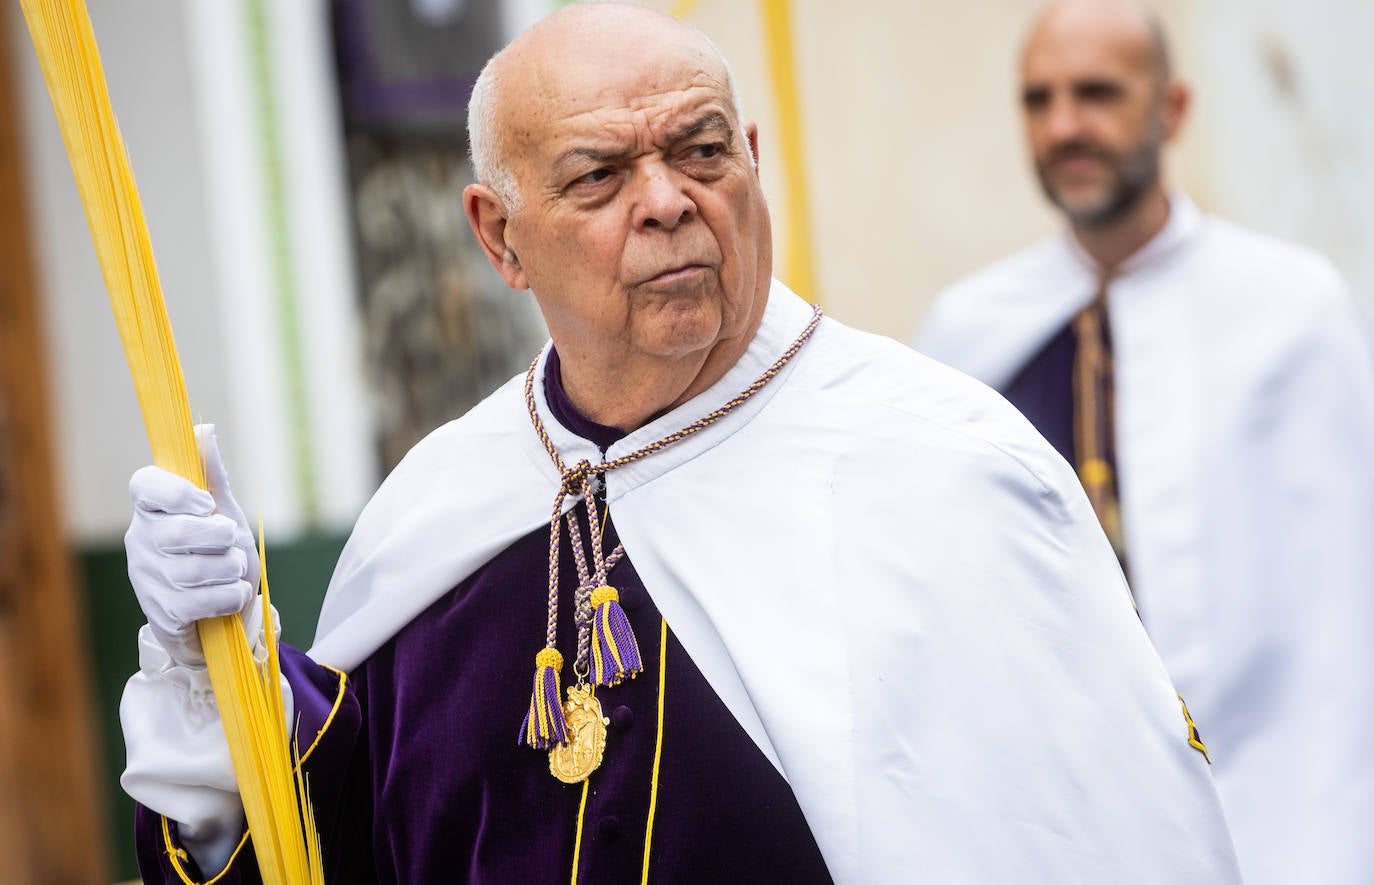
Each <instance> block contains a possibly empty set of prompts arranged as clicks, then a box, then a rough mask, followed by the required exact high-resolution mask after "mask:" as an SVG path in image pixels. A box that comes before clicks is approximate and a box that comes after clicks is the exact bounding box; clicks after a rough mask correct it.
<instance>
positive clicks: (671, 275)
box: [640, 263, 710, 286]
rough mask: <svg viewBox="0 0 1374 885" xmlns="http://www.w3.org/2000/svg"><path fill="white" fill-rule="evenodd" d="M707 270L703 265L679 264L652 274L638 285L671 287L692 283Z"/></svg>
mask: <svg viewBox="0 0 1374 885" xmlns="http://www.w3.org/2000/svg"><path fill="white" fill-rule="evenodd" d="M709 270H710V268H709V267H707V266H706V265H704V264H694V263H689V264H679V265H677V266H675V267H670V268H667V269H666V270H662V271H660V272H658V273H656V274H654V275H653V276H651V277H649V278H648V279H646V280H644V282H643V283H641V284H640V285H644V286H672V285H676V284H679V283H685V282H693V281H695V280H697V279H699V278H700V277H702V276H703V275H705V274H706V273H707V272H708V271H709Z"/></svg>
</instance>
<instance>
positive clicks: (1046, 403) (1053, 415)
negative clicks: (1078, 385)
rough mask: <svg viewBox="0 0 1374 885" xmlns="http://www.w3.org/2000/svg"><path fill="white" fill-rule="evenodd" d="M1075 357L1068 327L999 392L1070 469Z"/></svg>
mask: <svg viewBox="0 0 1374 885" xmlns="http://www.w3.org/2000/svg"><path fill="white" fill-rule="evenodd" d="M1077 355H1078V339H1077V338H1076V337H1075V336H1074V334H1073V325H1072V323H1070V324H1068V325H1066V326H1064V328H1062V329H1060V330H1059V331H1058V332H1056V333H1055V335H1054V337H1053V338H1051V339H1050V340H1049V341H1048V342H1046V344H1045V346H1044V347H1042V348H1041V349H1040V350H1039V352H1037V353H1036V354H1035V356H1033V357H1031V358H1030V359H1029V360H1027V361H1026V364H1025V366H1023V367H1022V368H1021V370H1020V371H1019V372H1017V373H1016V377H1014V378H1012V380H1011V381H1010V382H1009V383H1008V384H1007V385H1006V387H1005V388H1003V389H1002V390H1001V391H1000V392H1001V394H1002V396H1004V397H1006V398H1007V401H1008V402H1010V403H1011V404H1012V405H1013V406H1016V408H1017V410H1018V411H1020V412H1021V414H1022V415H1025V416H1026V418H1027V419H1029V420H1030V423H1031V424H1033V425H1035V429H1036V430H1038V431H1040V435H1041V436H1043V437H1044V438H1045V439H1046V440H1048V441H1049V444H1050V445H1052V446H1054V448H1055V450H1056V451H1058V452H1059V454H1061V455H1063V456H1064V460H1065V461H1068V462H1069V463H1070V464H1074V465H1076V464H1077V463H1078V461H1077V459H1076V458H1075V455H1076V447H1075V445H1074V432H1073V363H1074V359H1075V358H1076V357H1077Z"/></svg>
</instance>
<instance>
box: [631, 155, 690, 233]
mask: <svg viewBox="0 0 1374 885" xmlns="http://www.w3.org/2000/svg"><path fill="white" fill-rule="evenodd" d="M638 197H639V199H638V200H636V205H635V215H636V218H635V226H636V227H648V228H655V227H661V228H665V229H667V230H673V229H674V228H676V227H677V226H678V225H679V224H682V223H683V222H685V221H688V220H689V219H691V218H692V217H693V216H694V215H696V211H697V204H696V203H695V202H694V201H693V200H692V198H691V197H690V196H689V195H688V194H687V192H686V191H685V190H684V189H683V181H682V180H681V177H680V176H679V175H677V174H676V173H674V172H673V171H672V170H671V169H667V168H663V167H655V168H650V169H648V170H645V171H644V173H643V174H642V178H641V179H640V182H639V194H638Z"/></svg>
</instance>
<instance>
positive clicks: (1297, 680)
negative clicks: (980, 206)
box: [917, 196, 1374, 885]
mask: <svg viewBox="0 0 1374 885" xmlns="http://www.w3.org/2000/svg"><path fill="white" fill-rule="evenodd" d="M1171 204H1172V211H1171V215H1170V220H1169V221H1168V223H1167V225H1166V227H1165V228H1164V229H1163V230H1162V231H1161V232H1160V233H1159V234H1158V235H1157V236H1156V237H1155V238H1154V239H1153V240H1151V241H1150V242H1149V243H1148V244H1147V245H1146V246H1144V247H1143V248H1142V249H1141V250H1140V251H1139V252H1137V253H1136V254H1135V255H1134V256H1132V257H1131V258H1130V259H1128V261H1127V262H1126V263H1125V265H1124V266H1123V268H1122V271H1121V273H1120V274H1118V276H1117V277H1116V278H1115V279H1114V280H1113V281H1112V283H1111V284H1110V286H1109V288H1108V309H1109V311H1110V318H1111V329H1112V337H1113V352H1114V359H1115V373H1116V429H1117V453H1116V454H1117V462H1118V470H1119V476H1120V496H1121V506H1122V518H1123V524H1124V532H1125V538H1126V555H1127V561H1128V562H1129V563H1130V568H1131V579H1132V585H1133V587H1134V589H1135V591H1136V596H1137V599H1138V601H1139V605H1140V613H1141V617H1142V618H1143V620H1144V623H1145V625H1146V628H1147V630H1148V631H1149V634H1150V636H1151V638H1152V639H1153V641H1154V643H1155V646H1156V648H1158V650H1159V653H1160V656H1161V657H1162V658H1163V660H1164V663H1165V665H1166V666H1167V667H1168V670H1169V673H1170V675H1172V677H1173V679H1174V682H1175V684H1176V685H1178V687H1179V689H1180V690H1181V691H1182V693H1183V695H1184V697H1186V698H1187V701H1188V706H1189V708H1190V710H1191V712H1192V713H1193V716H1194V719H1195V720H1196V721H1197V723H1198V726H1199V728H1200V729H1201V732H1202V735H1203V737H1204V739H1205V740H1206V742H1207V745H1208V747H1209V748H1210V750H1211V752H1212V759H1213V761H1214V762H1215V769H1214V770H1215V774H1216V779H1217V785H1218V788H1219V789H1220V792H1221V797H1222V804H1223V807H1224V808H1225V810H1226V815H1227V818H1228V820H1229V822H1230V826H1231V830H1232V835H1233V837H1234V840H1235V845H1236V851H1237V854H1238V855H1239V858H1240V863H1241V869H1242V870H1243V872H1244V874H1245V878H1246V881H1247V882H1250V883H1252V885H1264V883H1275V885H1277V883H1285V885H1288V883H1295V882H1304V883H1305V882H1321V883H1324V885H1340V883H1361V885H1368V883H1370V882H1374V838H1371V836H1370V834H1371V832H1374V363H1372V361H1371V354H1370V348H1369V346H1368V345H1369V342H1368V340H1367V338H1366V337H1365V335H1364V330H1363V322H1362V319H1363V318H1362V317H1360V316H1359V315H1358V312H1357V310H1356V309H1355V308H1354V305H1353V303H1352V301H1351V299H1350V297H1349V295H1348V293H1347V291H1346V289H1345V286H1344V284H1343V282H1342V280H1341V278H1340V276H1339V275H1338V274H1337V272H1336V271H1335V270H1334V269H1333V268H1332V267H1331V265H1330V264H1329V263H1328V262H1327V261H1326V260H1325V259H1323V258H1322V257H1321V256H1319V255H1317V254H1315V253H1313V252H1311V251H1309V250H1307V249H1303V248H1300V247H1298V246H1295V245H1292V244H1289V243H1284V242H1281V241H1278V240H1274V239H1271V238H1269V237H1265V236H1261V235H1258V234H1255V233H1252V232H1249V231H1246V230H1244V229H1242V228H1239V227H1237V226H1235V225H1233V224H1229V223H1227V222H1225V221H1221V220H1218V219H1215V218H1209V217H1205V216H1203V215H1202V214H1201V213H1200V212H1199V211H1198V210H1197V208H1196V207H1195V206H1194V205H1193V204H1192V203H1191V202H1189V201H1188V200H1187V199H1186V198H1184V197H1181V196H1176V197H1174V198H1173V199H1172V201H1171ZM1095 277H1096V272H1095V270H1094V267H1093V264H1092V261H1091V259H1090V258H1089V257H1088V256H1087V255H1086V254H1085V253H1084V252H1083V251H1082V250H1081V248H1079V247H1078V246H1077V243H1076V241H1074V240H1073V238H1072V237H1071V236H1070V235H1069V234H1067V233H1066V234H1065V235H1063V236H1061V237H1058V238H1056V239H1053V240H1051V241H1047V242H1045V243H1042V244H1040V245H1038V246H1035V247H1033V248H1031V249H1028V250H1026V251H1023V252H1021V253H1019V254H1016V255H1014V256H1012V257H1010V258H1007V259H1005V260H1003V261H1001V262H999V263H998V264H995V265H993V266H992V267H990V268H987V269H986V270H984V271H982V272H980V273H977V274H975V275H973V276H972V277H969V278H968V279H966V280H964V281H962V282H960V283H958V284H956V285H955V286H953V287H952V288H951V289H950V290H949V291H948V292H946V293H945V294H944V295H943V296H942V297H941V298H940V299H939V300H938V301H937V302H936V304H935V307H934V309H933V310H932V312H931V314H930V317H929V319H928V321H927V322H926V324H925V326H924V328H923V329H922V332H921V335H920V337H919V339H918V341H917V347H918V349H920V350H922V351H923V352H924V353H926V354H928V355H930V356H933V357H935V358H936V359H938V360H941V361H942V362H945V363H947V364H949V365H951V366H953V367H955V368H957V369H961V370H963V371H965V372H967V373H969V374H970V375H972V376H973V377H975V378H977V379H979V380H981V381H983V382H985V383H987V384H989V385H991V386H993V387H998V388H1002V387H1005V385H1006V384H1007V383H1008V382H1009V381H1011V380H1012V379H1013V378H1014V376H1015V374H1016V373H1017V372H1018V370H1019V369H1020V368H1021V367H1022V366H1023V365H1024V364H1025V363H1026V362H1027V360H1028V359H1029V358H1030V357H1032V356H1033V355H1034V354H1035V353H1036V352H1037V351H1038V350H1039V349H1040V347H1041V346H1042V345H1043V344H1044V343H1045V342H1046V341H1047V340H1048V339H1049V338H1050V337H1051V336H1053V335H1054V334H1055V333H1056V332H1058V331H1059V330H1060V329H1062V328H1063V327H1064V326H1065V325H1066V324H1067V323H1068V322H1069V320H1070V318H1071V317H1072V316H1073V315H1074V314H1075V313H1076V312H1077V311H1078V310H1079V309H1080V308H1082V307H1083V306H1085V305H1086V304H1087V303H1088V302H1089V300H1090V299H1091V298H1092V296H1093V294H1094V286H1095ZM1068 395H1070V394H1069V392H1068V391H1065V396H1068Z"/></svg>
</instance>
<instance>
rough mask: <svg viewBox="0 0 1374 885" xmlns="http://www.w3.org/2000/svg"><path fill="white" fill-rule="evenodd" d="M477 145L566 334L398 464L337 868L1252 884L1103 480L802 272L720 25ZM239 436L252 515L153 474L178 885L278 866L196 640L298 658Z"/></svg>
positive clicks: (156, 778)
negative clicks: (265, 847)
mask: <svg viewBox="0 0 1374 885" xmlns="http://www.w3.org/2000/svg"><path fill="white" fill-rule="evenodd" d="M469 121H470V128H471V134H472V145H473V160H474V166H475V169H476V173H477V178H478V180H479V181H480V182H481V183H480V184H476V185H473V186H471V187H470V188H468V190H467V192H466V194H465V200H466V207H467V211H468V216H469V219H470V220H471V222H472V228H473V231H474V232H475V234H476V236H477V238H478V240H479V242H480V243H481V245H482V247H483V249H484V250H485V252H486V254H487V256H488V258H489V259H490V261H491V263H492V264H493V265H494V266H495V267H496V269H497V270H498V271H499V272H500V273H501V274H502V276H503V277H504V278H505V280H506V282H507V283H508V284H510V286H511V287H512V288H515V289H526V288H528V289H530V290H532V291H533V293H534V297H535V299H536V300H537V301H538V303H539V306H540V308H541V310H542V311H543V314H544V317H545V319H546V320H547V321H548V326H549V330H550V333H551V337H552V342H551V343H550V345H549V346H547V347H546V348H545V350H544V352H543V353H542V354H540V356H539V358H538V359H537V360H536V361H535V363H534V365H533V366H532V367H531V369H530V372H529V373H528V375H526V376H524V377H520V378H516V379H513V380H512V381H511V382H510V384H508V385H507V386H506V387H504V388H502V389H501V390H499V391H498V392H497V393H495V394H494V395H493V396H492V397H491V398H489V399H488V400H487V401H485V402H484V403H482V404H481V405H479V406H478V407H477V408H475V409H473V410H472V411H471V412H470V413H468V414H467V415H465V416H463V417H462V418H460V419H458V420H457V421H454V422H452V423H451V424H449V425H447V426H445V427H443V428H441V429H440V430H438V431H436V432H435V433H434V434H433V435H431V436H430V437H429V438H428V439H427V440H425V441H424V442H422V443H421V444H420V445H418V446H417V447H416V448H415V449H414V450H413V451H412V452H411V453H410V454H409V456H408V457H407V458H406V459H405V461H404V462H403V463H402V464H401V465H400V466H398V467H397V468H396V470H395V472H394V473H393V474H392V475H391V476H390V477H389V478H388V479H387V481H386V483H385V484H384V485H383V487H382V488H381V490H380V491H379V492H378V493H377V495H376V497H375V498H374V499H373V500H372V502H371V503H370V504H369V505H368V507H367V509H366V511H365V512H364V514H363V515H362V517H361V518H360V520H359V522H358V525H357V528H356V529H355V532H354V534H353V537H352V538H351V540H350V541H349V544H348V546H347V548H346V550H345V551H344V554H343V556H342V559H341V561H340V563H339V566H338V569H337V571H336V573H335V576H334V579H333V582H332V584H331V587H330V589H329V593H328V595H327V598H326V601H325V604H324V609H323V612H322V614H321V617H320V623H319V628H318V632H317V639H316V643H315V645H314V647H313V648H312V649H311V650H310V652H309V654H308V656H307V655H305V654H302V653H300V652H297V651H294V650H291V649H286V650H285V651H284V652H283V657H284V660H285V664H284V671H285V675H286V681H287V682H288V687H289V689H290V700H291V703H292V706H293V709H294V713H295V714H298V715H299V717H300V726H299V728H298V733H299V734H300V735H301V736H302V737H301V739H300V743H301V744H302V754H303V755H304V756H305V757H306V758H305V761H304V765H305V770H306V772H307V774H308V776H309V779H310V786H311V793H312V797H313V800H314V809H315V817H316V820H317V821H318V822H319V828H320V835H321V840H322V844H323V846H324V853H325V865H326V870H327V873H328V876H329V878H330V881H333V882H352V881H368V882H378V881H380V882H406V883H419V882H440V881H445V882H448V881H455V880H464V881H468V882H476V883H511V882H565V881H574V882H576V881H583V882H636V881H650V882H798V883H805V882H827V881H832V880H833V881H840V882H856V883H858V882H863V883H871V882H904V881H910V880H911V878H912V877H913V876H918V875H919V876H924V877H928V878H929V879H930V880H931V881H944V882H949V881H964V882H999V883H1000V882H1011V881H1016V882H1047V883H1048V882H1054V883H1060V882H1063V881H1066V880H1071V879H1075V878H1076V879H1080V880H1085V881H1096V882H1108V881H1110V882H1142V883H1144V882H1160V881H1180V882H1197V883H1202V882H1207V883H1212V882H1232V881H1235V867H1234V857H1233V855H1232V852H1231V848H1230V843H1229V839H1228V836H1227V833H1226V830H1225V825H1224V822H1223V820H1222V817H1221V814H1220V808H1219V805H1218V802H1217V799H1216V796H1215V792H1214V788H1213V786H1212V783H1211V778H1210V775H1209V773H1208V766H1207V763H1206V760H1205V758H1204V755H1203V752H1202V751H1201V749H1200V748H1201V746H1202V744H1201V742H1200V741H1198V740H1196V735H1194V734H1191V733H1190V729H1189V724H1188V721H1187V718H1186V715H1185V712H1184V711H1183V709H1182V708H1181V706H1180V704H1179V701H1178V698H1177V696H1176V694H1175V692H1174V690H1173V688H1172V686H1171V685H1170V683H1169V680H1168V677H1167V675H1166V674H1165V672H1164V670H1163V667H1162V665H1161V664H1160V663H1159V661H1158V660H1157V658H1156V657H1155V656H1154V653H1153V652H1152V650H1151V649H1150V647H1149V642H1148V639H1147V638H1146V636H1145V634H1144V631H1143V630H1142V629H1141V628H1140V625H1139V623H1138V621H1137V620H1136V618H1135V615H1134V614H1133V612H1132V610H1131V606H1130V601H1129V597H1128V594H1127V592H1126V588H1125V585H1124V582H1123V580H1122V576H1121V572H1120V569H1119V568H1118V566H1117V564H1116V560H1115V558H1114V557H1113V556H1112V554H1111V550H1110V548H1109V547H1108V546H1107V543H1106V541H1105V540H1104V539H1103V538H1102V534H1101V531H1100V530H1099V529H1098V528H1097V525H1096V523H1095V522H1094V520H1093V516H1092V511H1091V508H1090V507H1089V505H1088V502H1087V500H1086V499H1085V498H1084V496H1083V493H1082V490H1081V489H1079V488H1078V486H1077V484H1076V482H1075V480H1074V478H1073V474H1072V473H1071V472H1070V471H1069V470H1068V468H1067V467H1066V466H1065V465H1064V464H1063V462H1062V460H1061V459H1060V458H1059V457H1058V456H1057V455H1055V454H1054V452H1053V451H1052V450H1051V449H1050V448H1049V447H1048V446H1046V445H1045V444H1044V442H1043V441H1042V440H1040V439H1039V438H1038V437H1037V436H1036V435H1035V433H1034V431H1033V430H1032V429H1031V428H1030V426H1029V425H1028V424H1026V423H1025V421H1024V420H1023V419H1022V418H1021V417H1020V416H1019V415H1017V414H1016V413H1015V411H1014V410H1012V409H1011V408H1009V407H1008V406H1007V405H1006V404H1005V403H1003V402H1001V401H1000V400H999V399H998V398H996V397H994V396H993V395H992V394H991V393H990V392H988V391H986V390H985V389H983V388H982V387H981V386H980V385H977V384H975V383H974V382H972V381H969V380H968V379H966V378H964V377H963V376H961V375H959V374H957V373H955V372H952V371H950V370H948V369H945V368H943V367H941V366H938V365H937V364H935V363H933V362H931V361H929V360H926V359H924V358H922V357H920V356H918V355H916V354H914V353H912V352H911V351H910V350H908V349H907V348H904V347H901V346H900V345H896V344H894V343H892V342H890V341H885V340H882V339H878V338H875V337H873V336H869V335H864V334H861V333H859V332H855V331H852V330H850V329H847V328H845V327H843V326H841V325H840V324H838V323H835V322H833V321H830V320H828V319H825V320H823V319H821V316H820V313H819V311H817V310H813V309H812V308H811V307H810V306H809V305H807V304H805V303H804V302H803V301H801V300H800V299H799V298H797V297H796V296H795V295H793V294H792V293H790V292H789V291H788V290H787V289H786V287H784V286H783V285H782V284H781V283H779V282H778V281H776V280H773V279H771V266H772V258H771V248H770V229H769V219H768V210H767V206H766V204H765V201H764V198H763V193H762V190H761V187H760V183H759V177H758V173H757V169H756V166H755V163H756V159H755V158H756V157H757V150H758V137H757V131H756V129H755V127H754V126H753V125H752V124H749V125H746V124H744V123H743V122H742V120H741V118H740V115H739V110H738V106H737V102H736V101H735V99H734V91H733V86H732V83H731V80H730V75H729V72H728V70H727V69H726V67H725V64H724V62H723V60H722V59H721V58H720V57H719V55H718V53H717V52H716V51H715V50H714V49H713V48H712V46H711V45H710V44H709V43H708V42H707V41H706V40H705V39H704V38H702V37H701V36H700V35H699V34H697V33H696V32H695V31H692V30H691V29H689V28H687V27H686V26H684V25H681V24H679V23H677V22H676V21H674V20H673V19H671V18H669V17H667V16H664V15H662V14H660V13H656V12H652V11H648V10H644V9H641V8H638V7H633V6H627V5H619V4H609V3H597V4H587V5H583V6H572V7H568V8H566V9H564V10H563V11H561V12H559V13H557V14H555V15H554V16H552V17H550V18H549V19H547V20H545V21H544V22H543V23H542V24H540V25H537V26H535V27H534V28H533V29H531V30H529V31H528V32H526V33H525V34H523V35H522V36H520V37H519V38H517V39H516V40H515V41H514V42H513V43H512V44H511V45H510V46H509V47H507V48H506V49H505V50H503V51H502V52H501V53H499V54H498V55H497V56H496V57H495V58H494V59H493V60H492V61H491V62H490V63H489V64H488V66H487V67H486V69H485V70H484V71H483V73H482V75H481V78H480V79H479V81H478V84H477V87H476V90H475V92H474V95H473V98H472V102H471V107H470V117H469ZM210 442H211V441H210V439H209V438H207V439H206V455H207V461H208V462H209V467H210V469H209V475H210V477H211V483H210V484H211V491H210V492H201V491H198V490H196V489H194V488H193V487H191V486H189V484H187V483H185V482H183V481H181V480H179V479H177V478H176V477H173V476H170V475H169V474H166V473H164V472H162V471H159V470H156V469H155V468H145V469H144V470H143V471H140V472H139V473H138V474H135V477H134V480H133V483H132V490H133V497H134V500H135V504H136V506H135V516H134V521H133V524H132V525H131V527H130V531H129V535H128V542H127V546H128V551H129V561H130V576H131V578H132V579H133V582H134V585H135V589H136V591H137V592H138V594H139V597H140V600H141V602H142V603H143V607H144V611H145V612H146V613H147V614H148V617H149V626H148V627H147V628H146V629H145V631H144V632H143V633H142V634H141V650H142V652H143V655H142V669H141V671H140V673H139V674H137V675H136V676H135V677H134V678H133V679H132V680H131V681H130V683H129V686H128V689H127V691H126V695H125V700H124V705H123V710H122V716H123V721H124V725H125V735H126V743H127V745H128V751H129V762H128V769H127V771H126V772H125V775H124V781H123V782H124V784H125V786H126V788H127V789H128V790H129V791H130V793H132V794H133V795H134V797H135V798H136V799H138V800H139V802H140V803H141V804H142V806H143V808H142V810H141V811H140V817H139V834H140V835H139V838H140V851H141V855H140V856H141V863H142V868H143V872H144V876H145V877H146V879H147V880H148V881H165V882H178V881H188V880H189V881H199V880H200V877H203V876H205V875H206V874H208V875H210V876H215V877H219V876H222V878H216V879H215V881H217V882H221V883H228V882H237V881H253V877H254V875H255V871H254V868H253V864H252V860H251V847H247V846H246V844H245V841H244V837H243V814H242V810H241V808H240V806H239V804H238V796H237V793H236V792H235V790H234V786H233V778H232V773H231V772H230V769H229V760H228V757H227V751H226V749H225V741H224V734H223V731H222V727H221V725H220V723H219V720H218V717H217V716H216V715H215V710H214V706H213V702H212V700H211V699H210V698H209V696H208V692H207V687H206V681H205V677H204V667H203V662H202V661H201V660H200V659H199V656H198V648H197V647H196V645H195V642H194V619H195V618H197V617H205V616H211V615H217V614H224V613H225V612H242V613H243V614H244V616H245V618H244V620H245V624H247V625H248V633H249V636H252V637H256V636H258V634H259V633H260V629H259V628H257V626H256V625H257V624H259V623H260V620H261V619H260V616H259V614H260V613H259V611H258V608H257V603H256V601H255V582H256V555H255V554H254V553H253V551H252V546H251V538H250V537H249V534H248V532H247V530H246V529H247V526H246V523H245V522H244V521H243V520H242V517H241V514H240V513H239V511H238V508H237V506H236V505H234V504H233V501H232V496H231V495H230V493H229V487H228V483H227V480H226V478H225V476H224V471H223V468H222V466H221V465H220V463H219V458H218V456H217V454H216V452H215V449H214V447H213V445H211V444H210ZM551 514H552V516H551ZM277 592H278V593H281V592H285V591H284V590H283V588H280V587H278V588H277ZM330 668H332V669H330ZM636 674H638V676H637V678H636ZM531 677H533V679H532V678H531ZM564 689H566V691H567V694H566V699H565V695H564V693H563V692H564ZM522 717H523V718H522ZM311 736H314V738H313V740H312V739H311ZM226 864H227V868H226V869H222V868H225V867H226Z"/></svg>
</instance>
